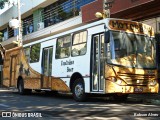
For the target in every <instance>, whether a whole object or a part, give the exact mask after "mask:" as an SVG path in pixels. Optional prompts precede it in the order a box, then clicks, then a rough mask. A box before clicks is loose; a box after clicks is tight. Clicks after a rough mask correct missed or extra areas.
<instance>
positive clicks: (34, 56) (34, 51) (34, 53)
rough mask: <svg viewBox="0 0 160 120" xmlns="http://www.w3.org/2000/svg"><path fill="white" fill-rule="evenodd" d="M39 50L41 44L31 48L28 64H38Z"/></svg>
mask: <svg viewBox="0 0 160 120" xmlns="http://www.w3.org/2000/svg"><path fill="white" fill-rule="evenodd" d="M40 48H41V44H40V43H38V44H35V45H32V46H31V52H30V63H34V62H38V61H39V57H40Z"/></svg>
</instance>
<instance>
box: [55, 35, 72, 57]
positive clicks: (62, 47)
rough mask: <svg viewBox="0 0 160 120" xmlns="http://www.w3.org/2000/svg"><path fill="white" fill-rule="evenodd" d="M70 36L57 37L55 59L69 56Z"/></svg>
mask: <svg viewBox="0 0 160 120" xmlns="http://www.w3.org/2000/svg"><path fill="white" fill-rule="evenodd" d="M70 46H71V36H70V35H68V36H65V37H62V38H59V39H57V46H56V59H60V58H67V57H69V56H70Z"/></svg>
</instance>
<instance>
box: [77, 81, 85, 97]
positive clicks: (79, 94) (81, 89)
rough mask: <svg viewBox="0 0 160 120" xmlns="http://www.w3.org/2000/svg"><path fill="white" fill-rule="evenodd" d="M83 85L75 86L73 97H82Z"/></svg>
mask: <svg viewBox="0 0 160 120" xmlns="http://www.w3.org/2000/svg"><path fill="white" fill-rule="evenodd" d="M83 91H84V89H83V85H82V84H77V85H76V87H75V95H76V96H77V97H78V98H80V97H81V96H82V95H83Z"/></svg>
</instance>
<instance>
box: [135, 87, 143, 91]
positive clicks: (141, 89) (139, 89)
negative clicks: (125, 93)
mask: <svg viewBox="0 0 160 120" xmlns="http://www.w3.org/2000/svg"><path fill="white" fill-rule="evenodd" d="M134 92H143V88H134Z"/></svg>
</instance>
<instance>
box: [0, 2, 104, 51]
mask: <svg viewBox="0 0 160 120" xmlns="http://www.w3.org/2000/svg"><path fill="white" fill-rule="evenodd" d="M21 5H22V6H21V17H22V33H23V44H26V43H29V42H32V41H35V40H39V39H42V38H44V37H48V36H51V35H54V34H57V33H59V32H62V31H64V30H68V29H71V28H73V27H77V26H80V25H82V24H86V23H87V22H91V21H94V20H96V19H97V18H96V17H95V13H96V12H97V11H99V12H102V10H103V9H102V8H103V7H102V6H103V0H36V1H35V0H27V1H26V0H21ZM95 6H97V7H95ZM17 17H18V10H17V5H16V4H14V5H13V6H12V7H11V8H10V9H8V10H7V11H6V12H4V13H3V14H1V15H0V32H2V33H3V36H2V37H3V39H2V41H1V42H2V45H3V46H4V47H5V48H6V49H9V48H13V47H15V44H14V43H13V41H15V40H17V35H18V30H17V29H14V30H13V29H12V28H10V27H9V21H10V20H11V19H12V18H17Z"/></svg>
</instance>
